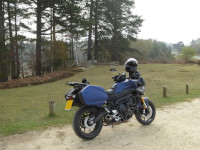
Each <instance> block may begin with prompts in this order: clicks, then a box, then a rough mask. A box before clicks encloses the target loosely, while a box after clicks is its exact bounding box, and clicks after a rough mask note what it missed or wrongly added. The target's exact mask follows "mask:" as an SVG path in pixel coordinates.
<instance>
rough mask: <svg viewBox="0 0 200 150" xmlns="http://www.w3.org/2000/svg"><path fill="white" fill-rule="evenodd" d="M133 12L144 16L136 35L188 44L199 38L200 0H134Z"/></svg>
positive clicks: (143, 37)
mask: <svg viewBox="0 0 200 150" xmlns="http://www.w3.org/2000/svg"><path fill="white" fill-rule="evenodd" d="M133 12H134V13H136V14H137V15H140V16H142V18H143V19H144V22H143V24H142V27H141V28H140V30H141V32H140V33H139V34H138V36H137V37H138V38H140V39H149V38H151V39H155V40H158V41H163V42H167V43H178V42H179V41H183V43H184V44H185V45H188V44H190V42H191V41H192V40H196V39H198V38H200V0H135V8H134V10H133Z"/></svg>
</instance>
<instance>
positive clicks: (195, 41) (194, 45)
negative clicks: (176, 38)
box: [190, 38, 200, 54]
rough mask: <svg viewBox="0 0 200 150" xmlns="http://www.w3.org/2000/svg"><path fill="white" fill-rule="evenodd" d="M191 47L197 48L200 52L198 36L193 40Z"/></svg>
mask: <svg viewBox="0 0 200 150" xmlns="http://www.w3.org/2000/svg"><path fill="white" fill-rule="evenodd" d="M190 47H192V48H194V49H196V50H197V52H198V53H199V54H200V38H198V39H197V40H192V42H191V43H190Z"/></svg>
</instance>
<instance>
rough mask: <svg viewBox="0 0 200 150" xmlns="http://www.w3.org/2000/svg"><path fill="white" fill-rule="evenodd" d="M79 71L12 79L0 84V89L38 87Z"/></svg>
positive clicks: (73, 70)
mask: <svg viewBox="0 0 200 150" xmlns="http://www.w3.org/2000/svg"><path fill="white" fill-rule="evenodd" d="M81 71H82V70H81V69H78V68H71V69H68V70H67V71H55V72H52V73H46V74H44V75H41V76H34V77H28V78H24V79H14V80H11V81H7V82H1V83H0V89H10V88H17V87H24V86H32V85H38V84H43V83H49V82H53V81H57V80H60V79H63V78H67V77H70V76H72V75H74V74H75V73H76V72H81Z"/></svg>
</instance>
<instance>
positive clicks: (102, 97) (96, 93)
mask: <svg viewBox="0 0 200 150" xmlns="http://www.w3.org/2000/svg"><path fill="white" fill-rule="evenodd" d="M79 99H80V101H81V102H82V103H83V104H85V105H88V106H97V107H100V106H101V105H102V104H104V103H105V101H106V100H107V99H108V95H107V93H106V91H105V90H104V88H103V87H100V86H94V85H88V86H86V87H85V88H83V89H82V90H81V91H80V92H79Z"/></svg>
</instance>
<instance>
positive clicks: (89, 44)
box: [88, 0, 93, 60]
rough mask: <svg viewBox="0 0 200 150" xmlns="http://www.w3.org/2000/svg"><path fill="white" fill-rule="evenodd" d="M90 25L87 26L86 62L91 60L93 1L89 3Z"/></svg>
mask: <svg viewBox="0 0 200 150" xmlns="http://www.w3.org/2000/svg"><path fill="white" fill-rule="evenodd" d="M90 3H91V4H90V24H89V33H88V60H92V50H91V47H92V18H93V17H92V13H93V11H92V10H93V0H91V1H90Z"/></svg>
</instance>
